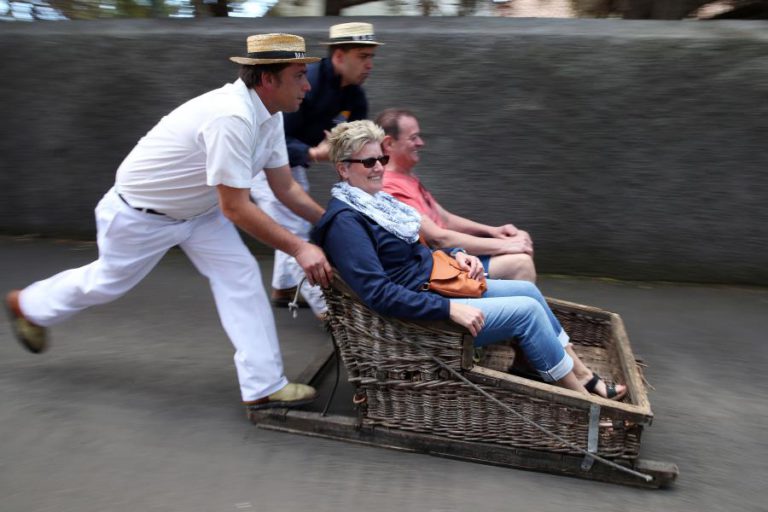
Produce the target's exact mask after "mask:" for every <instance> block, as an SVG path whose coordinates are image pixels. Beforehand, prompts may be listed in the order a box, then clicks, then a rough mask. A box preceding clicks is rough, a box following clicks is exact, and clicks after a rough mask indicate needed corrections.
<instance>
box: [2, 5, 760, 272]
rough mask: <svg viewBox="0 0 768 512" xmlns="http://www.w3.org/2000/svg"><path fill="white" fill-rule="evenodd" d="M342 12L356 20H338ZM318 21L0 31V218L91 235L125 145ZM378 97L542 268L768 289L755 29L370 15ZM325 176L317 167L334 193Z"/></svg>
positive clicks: (434, 183) (313, 39) (447, 196)
mask: <svg viewBox="0 0 768 512" xmlns="http://www.w3.org/2000/svg"><path fill="white" fill-rule="evenodd" d="M345 20H348V18H346V19H345ZM335 21H336V20H334V19H330V18H263V19H255V20H244V19H227V20H153V21H123V22H68V23H34V24H10V23H7V24H4V25H3V30H2V31H0V42H2V47H3V48H4V52H3V59H2V60H0V76H2V80H1V81H0V119H2V124H0V232H2V233H6V234H29V233H34V234H41V235H45V236H65V237H84V238H92V237H93V236H94V223H93V213H92V211H93V207H94V206H95V204H96V202H97V201H98V199H99V197H100V196H101V195H102V194H103V193H104V191H106V190H107V189H108V188H109V186H110V185H111V183H112V181H113V178H114V172H115V170H116V168H117V166H118V165H119V164H120V161H121V160H122V158H123V157H124V156H125V155H126V154H127V153H128V151H130V149H131V147H132V146H133V144H134V143H135V142H136V141H137V140H138V138H140V137H141V136H142V135H143V134H144V133H145V132H146V131H147V130H149V129H150V128H151V127H152V125H153V124H154V123H155V122H156V121H157V120H158V119H159V118H160V117H161V116H163V115H164V114H166V113H167V112H168V111H170V110H171V109H173V108H174V107H175V106H177V105H178V104H180V103H182V102H183V101H185V100H186V99H189V98H191V97H193V96H195V95H197V94H200V93H202V92H205V91H206V90H209V89H212V88H215V87H218V86H220V85H221V84H222V83H223V82H224V81H230V80H231V79H234V77H235V74H236V66H235V65H234V64H231V63H229V62H228V60H227V58H228V57H229V56H230V55H237V54H240V53H241V52H242V51H243V49H244V47H245V38H246V37H247V36H248V35H250V34H253V33H259V32H292V33H298V34H301V35H304V36H305V37H306V38H307V40H308V42H309V45H310V53H313V52H314V53H315V54H320V53H323V52H324V47H321V46H320V45H319V44H318V43H319V42H320V41H321V40H323V39H324V36H325V34H326V31H327V27H328V25H330V24H332V23H334V22H335ZM373 21H374V23H376V26H377V30H378V33H379V34H380V37H381V39H382V40H384V41H386V42H387V45H386V46H383V47H381V49H380V51H379V53H378V55H377V57H376V69H375V70H374V74H373V76H372V77H371V79H370V80H369V82H368V83H367V89H368V91H369V96H370V101H371V111H372V114H375V113H376V112H377V111H379V110H381V109H383V108H385V107H390V106H402V107H407V108H410V109H412V110H414V111H415V112H416V113H417V114H418V115H419V117H420V119H421V128H422V131H423V132H424V136H425V139H426V141H427V146H426V148H425V150H424V152H423V155H422V160H423V163H422V165H421V167H420V175H421V176H422V179H423V181H424V182H425V183H426V184H427V186H428V187H429V188H431V189H432V191H433V193H434V194H435V196H436V197H437V198H438V199H439V200H440V201H441V202H442V203H443V205H444V206H446V207H447V208H448V209H449V210H451V211H454V212H456V213H459V214H462V215H466V216H471V217H472V218H475V219H477V220H480V221H483V222H486V223H490V224H498V223H503V222H510V221H511V222H514V223H515V224H517V225H518V226H520V227H522V228H525V229H527V230H528V231H530V232H531V234H532V236H533V238H534V242H535V246H536V259H537V263H538V266H539V269H540V271H542V272H549V273H563V274H586V275H601V276H612V277H619V278H628V279H653V280H676V281H700V282H724V283H750V284H759V285H768V257H766V254H767V253H768V227H766V220H767V219H768V206H767V205H766V204H767V202H766V197H765V196H766V192H765V191H766V190H768V152H767V151H766V150H765V146H766V141H768V101H767V100H768V24H767V23H764V22H710V23H706V22H691V21H687V22H685V21H683V22H630V21H619V20H525V19H493V18H489V19H483V18H471V19H460V18H451V19H448V18H431V19H426V18H378V19H375V20H373ZM334 180H335V176H334V173H333V171H332V170H331V169H330V167H328V166H318V168H317V169H316V172H313V173H312V182H313V187H314V190H313V193H314V194H315V195H316V197H317V198H318V200H320V201H321V202H325V201H326V200H327V198H328V193H327V192H328V188H329V187H330V185H331V184H332V183H333V181H334Z"/></svg>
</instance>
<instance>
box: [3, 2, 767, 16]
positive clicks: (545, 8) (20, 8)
mask: <svg viewBox="0 0 768 512" xmlns="http://www.w3.org/2000/svg"><path fill="white" fill-rule="evenodd" d="M322 15H326V16H339V15H343V16H377V15H378V16H506V17H522V18H525V17H546V18H606V17H616V18H624V19H661V20H676V19H766V18H768V0H717V1H712V0H241V1H237V0H32V1H9V0H0V19H2V20H16V21H35V20H45V21H56V20H92V19H105V18H165V17H170V18H195V17H259V16H322Z"/></svg>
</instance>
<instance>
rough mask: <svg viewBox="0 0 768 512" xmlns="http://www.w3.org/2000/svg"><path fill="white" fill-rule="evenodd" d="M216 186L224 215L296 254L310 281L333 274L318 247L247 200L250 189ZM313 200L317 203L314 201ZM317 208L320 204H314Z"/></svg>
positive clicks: (324, 279)
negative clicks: (284, 226)
mask: <svg viewBox="0 0 768 512" xmlns="http://www.w3.org/2000/svg"><path fill="white" fill-rule="evenodd" d="M289 172H290V171H289ZM299 188H301V187H299ZM216 189H217V191H218V194H219V205H220V207H221V211H222V213H223V214H224V216H225V217H227V218H228V219H229V220H231V221H232V222H233V223H234V224H235V225H236V226H237V227H239V228H240V229H242V230H243V231H245V232H246V233H248V234H249V235H251V236H252V237H254V238H256V239H257V240H260V241H262V242H264V243H265V244H267V245H269V246H271V247H274V248H275V249H280V250H281V251H283V252H286V253H288V254H290V255H291V256H293V257H294V258H296V261H297V262H298V263H299V265H300V266H301V268H302V269H303V270H304V273H305V274H306V275H307V280H308V281H309V283H310V284H320V285H322V286H328V284H329V283H330V281H331V279H332V277H333V276H332V269H331V265H330V263H328V260H327V259H326V258H325V254H323V251H322V249H320V248H319V247H318V246H316V245H314V244H311V243H309V242H305V241H304V240H302V239H301V238H299V237H297V236H296V235H294V234H293V233H291V232H290V231H288V230H287V229H285V228H283V227H282V226H280V225H279V224H278V223H277V222H275V221H274V220H272V218H271V217H270V216H269V215H267V214H266V213H264V212H263V211H262V210H261V209H260V208H259V207H258V206H256V205H255V204H254V203H252V202H251V197H250V189H247V188H233V187H228V186H226V185H218V186H217V187H216ZM302 192H303V190H302ZM305 195H306V194H305ZM307 197H309V196H307ZM310 201H311V199H310ZM312 203H314V201H312ZM314 204H315V206H317V203H314ZM317 208H320V207H319V206H317ZM320 215H322V208H320V214H318V216H317V217H318V218H319V217H320Z"/></svg>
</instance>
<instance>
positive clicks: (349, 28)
mask: <svg viewBox="0 0 768 512" xmlns="http://www.w3.org/2000/svg"><path fill="white" fill-rule="evenodd" d="M328 32H329V33H328V39H329V41H327V42H325V43H323V44H327V45H337V44H369V45H377V46H378V45H382V44H384V43H379V42H378V41H376V40H374V37H375V36H374V35H373V25H371V24H370V23H358V22H355V23H340V24H339V25H333V26H332V27H331V29H330V30H329V31H328Z"/></svg>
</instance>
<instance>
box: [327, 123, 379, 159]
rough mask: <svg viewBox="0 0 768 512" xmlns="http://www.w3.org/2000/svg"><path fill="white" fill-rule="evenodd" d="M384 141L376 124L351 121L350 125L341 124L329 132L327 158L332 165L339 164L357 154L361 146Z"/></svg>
mask: <svg viewBox="0 0 768 512" xmlns="http://www.w3.org/2000/svg"><path fill="white" fill-rule="evenodd" d="M382 140H384V130H382V129H381V127H379V126H378V125H377V124H376V123H374V122H372V121H368V120H367V119H363V120H362V121H352V122H350V123H341V124H340V125H338V126H336V127H335V128H334V129H333V130H331V135H330V137H328V144H329V145H330V148H329V150H328V158H329V159H330V161H331V162H333V163H339V162H341V161H342V160H346V159H348V158H350V157H352V155H353V154H355V153H357V152H358V151H360V150H361V149H363V146H365V145H366V144H368V143H370V142H378V143H381V141H382Z"/></svg>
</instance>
